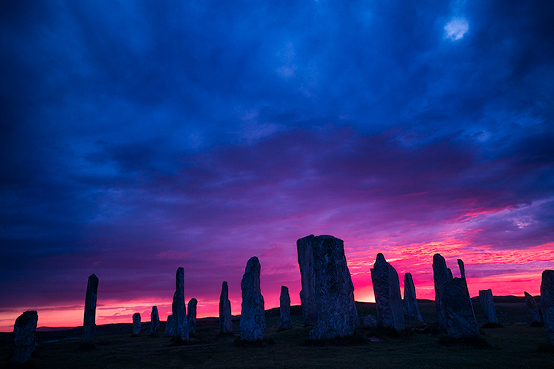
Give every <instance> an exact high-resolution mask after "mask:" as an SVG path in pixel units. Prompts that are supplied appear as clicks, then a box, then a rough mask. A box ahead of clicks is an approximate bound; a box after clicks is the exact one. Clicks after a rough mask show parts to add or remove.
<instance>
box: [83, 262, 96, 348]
mask: <svg viewBox="0 0 554 369" xmlns="http://www.w3.org/2000/svg"><path fill="white" fill-rule="evenodd" d="M97 296H98V277H97V276H96V275H95V274H94V273H93V274H91V275H90V277H88V283H87V295H86V298H85V318H84V321H83V328H84V333H83V344H84V345H94V334H95V333H96V299H97Z"/></svg>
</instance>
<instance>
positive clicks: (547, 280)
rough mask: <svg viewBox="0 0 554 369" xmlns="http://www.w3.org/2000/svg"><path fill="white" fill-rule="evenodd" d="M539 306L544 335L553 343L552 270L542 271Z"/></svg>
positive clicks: (553, 274) (553, 275)
mask: <svg viewBox="0 0 554 369" xmlns="http://www.w3.org/2000/svg"><path fill="white" fill-rule="evenodd" d="M541 308H542V317H543V321H544V328H545V329H546V337H547V339H548V342H549V343H550V345H554V270H545V271H544V272H542V282H541Z"/></svg>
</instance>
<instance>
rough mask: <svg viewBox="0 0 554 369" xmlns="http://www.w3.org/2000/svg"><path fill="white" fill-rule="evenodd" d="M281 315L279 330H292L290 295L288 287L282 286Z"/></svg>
mask: <svg viewBox="0 0 554 369" xmlns="http://www.w3.org/2000/svg"><path fill="white" fill-rule="evenodd" d="M279 302H280V304H279V313H280V317H281V322H280V324H279V330H280V331H282V330H285V329H291V328H292V320H291V318H290V295H289V289H288V287H286V286H281V296H280V297H279Z"/></svg>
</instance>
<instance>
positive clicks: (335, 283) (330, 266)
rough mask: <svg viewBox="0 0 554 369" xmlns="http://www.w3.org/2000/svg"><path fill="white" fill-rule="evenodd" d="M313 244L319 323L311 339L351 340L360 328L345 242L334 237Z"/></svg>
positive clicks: (321, 237) (311, 334)
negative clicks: (335, 338)
mask: <svg viewBox="0 0 554 369" xmlns="http://www.w3.org/2000/svg"><path fill="white" fill-rule="evenodd" d="M313 241H314V242H313V243H312V253H313V260H314V264H313V266H314V278H315V290H316V291H317V294H316V306H317V310H318V319H317V323H316V324H315V325H314V329H312V331H310V338H311V339H331V338H334V337H344V336H350V335H352V334H354V331H355V329H356V326H357V325H358V313H357V311H356V305H355V303H354V285H353V284H352V278H351V276H350V272H349V270H348V265H347V264H346V257H345V255H344V242H343V241H342V240H341V239H338V238H335V237H333V236H317V237H315V238H314V239H313Z"/></svg>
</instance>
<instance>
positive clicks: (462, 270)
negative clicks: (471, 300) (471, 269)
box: [458, 259, 466, 278]
mask: <svg viewBox="0 0 554 369" xmlns="http://www.w3.org/2000/svg"><path fill="white" fill-rule="evenodd" d="M458 267H459V268H460V277H461V278H465V277H466V267H465V265H464V262H463V260H462V259H458Z"/></svg>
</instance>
